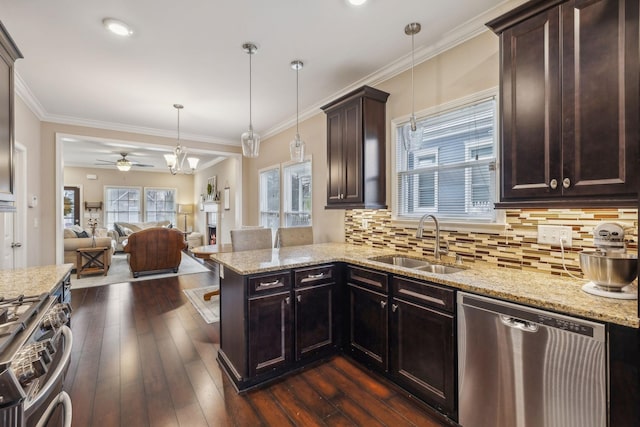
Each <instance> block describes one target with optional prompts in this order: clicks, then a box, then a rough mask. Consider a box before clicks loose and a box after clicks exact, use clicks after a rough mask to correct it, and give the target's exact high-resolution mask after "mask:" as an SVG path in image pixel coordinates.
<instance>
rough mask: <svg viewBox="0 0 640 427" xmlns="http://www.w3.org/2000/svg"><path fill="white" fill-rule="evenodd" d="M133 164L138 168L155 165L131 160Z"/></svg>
mask: <svg viewBox="0 0 640 427" xmlns="http://www.w3.org/2000/svg"><path fill="white" fill-rule="evenodd" d="M131 166H135V167H137V168H152V167H154V166H153V165H147V164H144V163H136V162H131Z"/></svg>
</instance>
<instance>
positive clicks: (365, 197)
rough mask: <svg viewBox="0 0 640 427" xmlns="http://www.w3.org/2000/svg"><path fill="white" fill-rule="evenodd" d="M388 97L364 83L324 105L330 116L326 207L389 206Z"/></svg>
mask: <svg viewBox="0 0 640 427" xmlns="http://www.w3.org/2000/svg"><path fill="white" fill-rule="evenodd" d="M388 97H389V94H388V93H386V92H383V91H381V90H378V89H374V88H372V87H369V86H363V87H361V88H360V89H357V90H355V91H353V92H350V93H348V94H346V95H344V96H343V97H341V98H339V99H337V100H335V101H333V102H331V103H329V104H327V105H325V106H323V107H322V109H323V110H324V112H325V113H326V115H327V169H328V174H327V205H326V208H327V209H355V208H375V209H380V208H386V207H387V206H386V194H385V193H386V190H385V189H386V177H385V153H386V143H385V139H386V138H385V135H386V119H385V116H386V114H385V108H386V101H387V98H388Z"/></svg>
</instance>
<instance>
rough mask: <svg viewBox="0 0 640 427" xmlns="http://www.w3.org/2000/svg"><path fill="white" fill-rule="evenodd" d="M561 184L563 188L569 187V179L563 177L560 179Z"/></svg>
mask: <svg viewBox="0 0 640 427" xmlns="http://www.w3.org/2000/svg"><path fill="white" fill-rule="evenodd" d="M562 186H563V187H564V188H569V187H571V180H570V179H569V178H565V179H563V180H562Z"/></svg>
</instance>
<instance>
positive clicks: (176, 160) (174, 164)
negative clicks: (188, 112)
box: [164, 104, 200, 175]
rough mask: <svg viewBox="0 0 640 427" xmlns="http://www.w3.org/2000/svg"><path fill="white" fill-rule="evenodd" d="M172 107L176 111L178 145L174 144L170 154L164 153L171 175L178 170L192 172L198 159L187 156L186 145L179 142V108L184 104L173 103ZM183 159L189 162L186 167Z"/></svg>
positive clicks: (196, 165)
mask: <svg viewBox="0 0 640 427" xmlns="http://www.w3.org/2000/svg"><path fill="white" fill-rule="evenodd" d="M173 108H175V109H176V110H177V111H178V145H176V148H175V149H174V150H173V153H172V154H165V155H164V160H165V161H166V162H167V167H168V168H169V171H170V172H171V175H175V174H177V173H179V172H182V173H186V174H189V173H194V172H195V170H196V168H197V167H198V162H199V161H200V159H198V158H197V157H187V147H184V146H182V145H181V144H180V110H182V109H183V108H184V106H183V105H182V104H173ZM185 160H186V161H187V163H188V164H189V167H188V168H186V169H185V168H184V166H185V164H184V161H185Z"/></svg>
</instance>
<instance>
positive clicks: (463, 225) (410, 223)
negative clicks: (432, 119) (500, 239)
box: [389, 87, 507, 232]
mask: <svg viewBox="0 0 640 427" xmlns="http://www.w3.org/2000/svg"><path fill="white" fill-rule="evenodd" d="M489 98H493V99H494V101H495V103H496V106H495V114H494V124H493V126H494V129H495V132H494V135H495V136H494V144H495V146H494V149H495V165H496V166H495V167H496V171H495V182H494V183H493V194H494V200H493V202H494V203H496V202H498V201H499V194H500V192H499V186H500V154H501V153H500V134H499V127H498V124H499V112H500V98H499V96H498V87H492V88H489V89H486V90H482V91H479V92H476V93H474V94H471V95H469V96H465V97H462V98H458V99H455V100H452V101H449V102H445V103H443V104H440V105H437V106H434V107H431V108H427V109H424V110H421V111H417V112H415V116H416V119H417V120H418V121H420V120H422V119H424V118H426V117H428V116H433V115H436V114H441V113H445V112H447V111H450V110H452V109H458V108H463V107H464V106H465V105H468V104H472V103H476V102H480V101H482V100H485V99H489ZM409 120H410V116H409V115H404V116H400V117H397V118H394V119H392V120H391V144H390V145H391V146H390V152H391V155H390V163H391V168H390V170H391V179H390V181H391V188H390V190H391V191H390V192H389V194H390V197H391V222H392V225H394V226H398V227H405V228H417V226H418V223H419V221H420V219H419V218H417V217H415V216H413V217H408V216H401V215H399V197H398V192H399V191H400V188H399V184H400V183H399V175H398V165H397V164H396V161H397V155H396V153H397V145H398V143H399V141H398V136H399V132H400V130H401V128H402V126H404V125H406V124H408V123H409ZM465 155H466V153H465ZM465 181H466V179H465ZM465 187H466V182H465ZM465 192H466V188H465ZM465 199H466V196H465ZM493 209H494V211H495V220H494V221H489V220H480V219H475V220H472V219H470V220H458V219H453V218H443V219H441V220H440V225H441V228H442V229H443V230H457V231H461V232H465V231H466V232H497V231H503V230H505V229H506V228H507V224H506V214H505V211H504V210H502V209H496V208H495V207H494V208H493ZM425 213H426V212H425Z"/></svg>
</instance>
